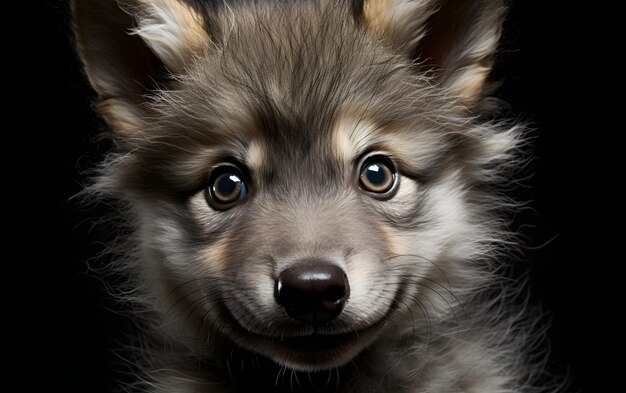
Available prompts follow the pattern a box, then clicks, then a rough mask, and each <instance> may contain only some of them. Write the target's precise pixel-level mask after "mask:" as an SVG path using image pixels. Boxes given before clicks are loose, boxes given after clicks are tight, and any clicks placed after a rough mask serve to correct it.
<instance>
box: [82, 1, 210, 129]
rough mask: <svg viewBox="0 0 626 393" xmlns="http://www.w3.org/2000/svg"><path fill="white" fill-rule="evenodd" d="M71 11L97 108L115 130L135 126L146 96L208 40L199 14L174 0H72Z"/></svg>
mask: <svg viewBox="0 0 626 393" xmlns="http://www.w3.org/2000/svg"><path fill="white" fill-rule="evenodd" d="M72 13H73V17H74V27H75V29H74V30H75V36H76V46H77V48H78V53H79V55H80V57H81V59H82V61H83V64H84V67H85V72H86V74H87V76H88V78H89V81H90V82H91V85H92V86H93V88H94V89H95V90H96V91H97V93H98V102H97V106H98V109H99V111H100V114H101V115H102V116H103V117H104V118H105V119H106V120H107V122H108V123H109V124H110V125H111V126H112V127H113V129H114V130H115V131H117V132H118V133H120V134H126V135H128V134H132V133H135V132H137V131H138V130H140V129H141V128H142V120H141V116H142V114H144V112H145V110H146V106H145V105H142V104H144V103H145V102H146V96H147V95H150V94H151V93H153V92H154V91H156V90H157V89H160V88H163V86H165V85H166V84H167V82H168V81H170V80H171V76H172V73H179V72H183V71H184V69H185V67H187V66H188V65H189V64H191V62H192V61H193V57H194V56H196V55H199V54H202V53H203V51H204V50H206V48H208V47H209V45H210V44H211V41H210V37H209V34H208V32H207V30H206V29H205V26H204V24H203V22H202V21H203V18H202V17H201V15H199V14H198V13H197V12H195V10H194V9H192V8H191V7H190V6H189V5H188V4H186V3H182V2H181V1H179V0H124V1H121V0H120V1H116V0H73V1H72Z"/></svg>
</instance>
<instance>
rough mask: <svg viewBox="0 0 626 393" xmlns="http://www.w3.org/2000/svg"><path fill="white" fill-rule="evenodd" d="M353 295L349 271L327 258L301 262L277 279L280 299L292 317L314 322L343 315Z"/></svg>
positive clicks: (321, 321) (317, 322) (279, 301)
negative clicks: (345, 305)
mask: <svg viewBox="0 0 626 393" xmlns="http://www.w3.org/2000/svg"><path fill="white" fill-rule="evenodd" d="M349 295H350V285H349V284H348V277H347V276H346V273H345V272H344V271H343V270H342V269H341V268H340V267H339V266H336V265H333V264H331V263H329V262H326V261H320V260H306V261H302V262H299V263H298V264H296V265H294V266H291V267H290V268H288V269H285V270H284V271H283V272H282V273H280V275H279V276H278V279H276V299H277V301H278V303H279V304H281V305H282V306H283V307H284V308H285V310H286V311H287V314H289V315H290V316H291V317H293V318H295V319H298V320H301V321H305V322H308V323H312V324H319V323H323V322H326V321H329V320H331V319H332V318H334V317H336V316H337V315H339V314H340V313H341V310H342V309H343V306H344V304H345V303H346V300H347V299H348V296H349Z"/></svg>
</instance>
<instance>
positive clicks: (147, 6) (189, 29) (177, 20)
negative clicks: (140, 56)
mask: <svg viewBox="0 0 626 393" xmlns="http://www.w3.org/2000/svg"><path fill="white" fill-rule="evenodd" d="M141 3H142V11H143V14H144V15H143V16H144V19H140V24H139V27H138V28H137V31H136V33H137V34H139V35H140V36H141V37H142V38H143V39H144V40H145V41H146V43H147V44H148V45H149V46H150V47H151V48H152V50H154V51H155V52H156V53H157V54H158V55H159V56H160V57H161V59H162V60H163V61H164V62H165V64H166V65H167V66H168V67H170V68H173V69H180V68H181V67H183V66H184V63H185V61H186V60H187V59H188V57H189V56H191V55H193V54H199V53H202V51H203V50H204V48H206V47H207V45H208V44H210V42H211V38H210V36H209V34H208V33H207V31H206V30H205V28H204V25H203V23H202V18H201V17H200V15H198V13H196V12H195V11H194V10H193V8H191V7H190V6H188V5H186V4H184V3H182V2H180V1H177V0H150V1H147V0H142V1H141Z"/></svg>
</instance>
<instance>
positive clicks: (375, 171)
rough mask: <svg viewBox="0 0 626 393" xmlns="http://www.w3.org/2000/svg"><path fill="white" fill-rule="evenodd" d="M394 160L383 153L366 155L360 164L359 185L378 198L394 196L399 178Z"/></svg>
mask: <svg viewBox="0 0 626 393" xmlns="http://www.w3.org/2000/svg"><path fill="white" fill-rule="evenodd" d="M397 172H398V171H397V168H396V165H395V163H394V162H393V160H392V159H391V158H390V157H388V156H386V155H382V154H376V155H372V156H369V157H366V158H365V159H363V160H362V161H361V164H360V166H359V187H360V188H361V189H362V190H364V191H366V192H368V193H372V194H373V195H372V196H375V197H377V198H389V197H391V196H393V192H394V191H395V189H396V184H397V180H398V175H397Z"/></svg>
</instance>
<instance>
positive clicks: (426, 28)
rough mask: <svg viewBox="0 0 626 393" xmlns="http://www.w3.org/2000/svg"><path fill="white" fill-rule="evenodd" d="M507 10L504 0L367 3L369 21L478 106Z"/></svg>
mask: <svg viewBox="0 0 626 393" xmlns="http://www.w3.org/2000/svg"><path fill="white" fill-rule="evenodd" d="M505 10H506V9H505V7H504V4H503V1H502V0H364V2H363V19H364V22H365V26H366V28H367V29H369V30H370V31H371V32H372V33H374V34H376V35H377V36H379V37H381V38H383V39H386V40H389V41H390V42H391V44H392V45H393V46H394V47H396V48H398V49H399V50H402V51H404V52H406V54H407V55H408V56H410V57H411V60H414V61H416V62H417V63H418V64H421V65H422V66H423V67H427V68H428V69H431V70H433V71H434V72H435V74H436V78H437V80H438V82H439V84H440V86H441V87H442V88H444V89H445V90H446V91H447V92H448V93H449V94H450V95H453V96H456V97H458V98H459V99H460V100H461V101H462V102H463V103H464V104H465V105H467V106H469V107H472V106H474V105H475V104H476V103H477V102H478V101H479V100H480V98H481V96H482V93H483V89H484V85H485V81H486V79H487V76H488V75H489V72H490V71H491V68H492V64H493V54H494V52H495V50H496V49H497V46H498V41H499V39H500V35H501V31H502V23H503V21H504V15H505Z"/></svg>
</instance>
